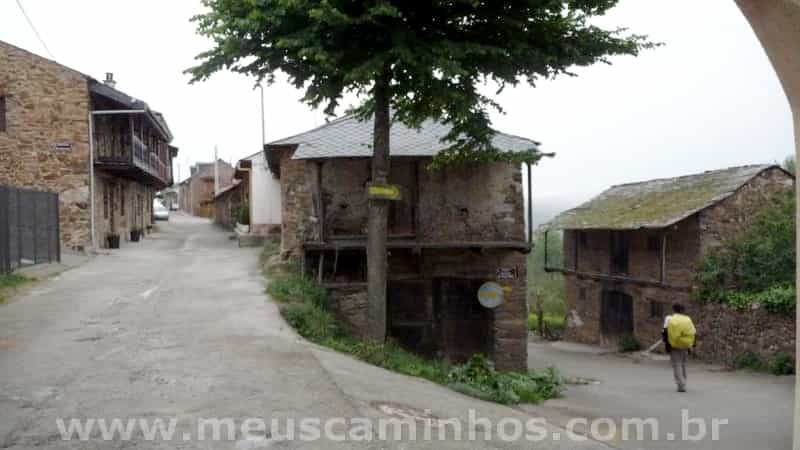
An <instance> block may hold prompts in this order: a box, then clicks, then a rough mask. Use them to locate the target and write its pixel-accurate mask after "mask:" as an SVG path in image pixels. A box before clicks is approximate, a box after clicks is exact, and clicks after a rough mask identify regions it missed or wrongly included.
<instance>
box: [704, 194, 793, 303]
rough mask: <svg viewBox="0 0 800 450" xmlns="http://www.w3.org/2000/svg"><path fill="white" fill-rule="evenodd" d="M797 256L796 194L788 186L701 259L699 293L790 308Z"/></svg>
mask: <svg viewBox="0 0 800 450" xmlns="http://www.w3.org/2000/svg"><path fill="white" fill-rule="evenodd" d="M795 261H796V255H795V199H794V193H793V192H785V193H781V194H778V195H776V196H775V198H774V200H773V204H772V205H771V206H770V207H768V208H765V209H764V210H763V211H761V212H760V213H759V214H757V215H756V216H755V218H754V219H753V223H752V224H751V226H750V227H749V228H748V229H747V230H746V231H744V232H743V233H741V234H739V235H737V236H735V237H733V238H732V239H730V240H728V241H726V242H724V243H723V245H722V246H721V247H720V248H718V249H717V250H715V251H713V252H711V253H710V254H709V255H708V256H707V257H706V258H705V259H704V260H703V261H702V262H701V265H700V268H699V270H698V272H697V275H696V279H697V281H698V285H699V289H698V291H697V297H698V298H699V299H700V300H702V301H717V302H722V303H725V304H728V305H730V306H732V307H734V308H737V309H745V308H747V307H749V306H751V305H754V304H759V305H761V306H762V307H763V308H765V309H766V310H768V311H770V312H774V313H784V314H790V313H792V312H793V311H794V310H795V305H796V293H795V284H794V283H795Z"/></svg>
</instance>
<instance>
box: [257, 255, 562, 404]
mask: <svg viewBox="0 0 800 450" xmlns="http://www.w3.org/2000/svg"><path fill="white" fill-rule="evenodd" d="M278 250H279V248H278V245H277V244H276V243H275V242H273V241H269V242H267V243H266V245H265V248H264V253H263V254H262V263H263V273H264V276H265V277H266V278H267V283H268V284H267V293H268V294H269V295H270V296H271V297H272V298H273V299H274V300H275V301H276V302H277V303H278V308H279V310H280V312H281V315H282V316H283V317H284V319H285V320H286V322H288V323H289V325H291V326H292V327H293V328H294V329H295V330H296V331H297V333H298V334H300V335H301V336H302V337H304V338H305V339H308V340H309V341H311V342H314V343H316V344H319V345H323V346H325V347H329V348H332V349H334V350H337V351H340V352H342V353H347V354H350V355H352V356H354V357H355V358H357V359H359V360H361V361H364V362H367V363H369V364H372V365H375V366H378V367H382V368H384V369H388V370H392V371H394V372H398V373H401V374H404V375H409V376H413V377H419V378H424V379H426V380H429V381H432V382H434V383H438V384H441V385H444V386H448V387H450V388H451V389H453V390H455V391H458V392H461V393H463V394H466V395H469V396H472V397H476V398H479V399H482V400H487V401H493V402H497V403H502V404H518V403H539V402H542V401H544V400H547V399H549V398H553V397H558V396H560V395H561V394H562V392H563V390H564V381H563V379H562V378H561V376H560V374H559V373H558V371H557V370H556V369H553V368H550V369H546V370H542V371H535V372H530V373H513V372H498V371H497V370H495V368H494V365H493V364H492V362H491V361H489V360H488V359H487V358H486V357H485V356H483V355H474V356H473V357H472V359H470V360H469V361H468V362H467V363H465V364H463V365H458V366H450V365H448V364H446V363H445V362H443V361H441V360H436V359H434V360H428V359H424V358H421V357H419V356H417V355H415V354H413V353H410V352H408V351H406V350H404V349H402V348H400V346H399V345H397V344H396V343H394V342H388V343H386V344H383V345H379V344H373V343H369V342H364V341H361V340H359V339H356V338H355V337H353V336H352V335H350V334H349V333H348V331H347V329H346V328H345V327H344V326H343V325H342V324H341V323H340V322H339V321H338V320H337V319H336V318H335V317H334V316H333V314H332V313H331V312H330V311H329V310H328V309H327V298H328V297H327V292H326V291H325V289H324V288H323V287H322V286H320V285H319V284H317V283H316V282H315V281H314V280H312V279H310V278H308V277H304V276H303V275H302V274H301V273H300V268H299V267H297V266H296V265H293V264H288V263H285V262H280V261H277V258H275V257H274V256H275V255H277V253H278Z"/></svg>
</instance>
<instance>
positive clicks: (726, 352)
mask: <svg viewBox="0 0 800 450" xmlns="http://www.w3.org/2000/svg"><path fill="white" fill-rule="evenodd" d="M695 311H696V312H695V314H694V315H693V316H692V319H693V320H694V323H695V327H696V328H697V347H696V349H695V350H696V351H695V354H696V355H697V356H699V357H700V358H702V359H704V360H707V361H712V362H716V363H721V364H732V363H733V362H734V360H735V359H736V357H737V356H740V355H742V354H744V353H748V352H752V353H755V354H757V355H759V356H760V357H761V358H762V359H763V360H765V361H768V360H770V359H771V358H772V357H773V356H774V355H775V354H776V353H788V354H790V355H793V354H794V349H795V335H796V334H795V333H796V330H795V318H794V316H793V315H782V314H773V313H769V312H767V311H765V310H763V309H760V308H753V309H750V310H747V311H736V310H734V309H731V308H729V307H728V306H726V305H722V304H717V303H710V304H706V305H703V306H702V307H701V308H696V309H695Z"/></svg>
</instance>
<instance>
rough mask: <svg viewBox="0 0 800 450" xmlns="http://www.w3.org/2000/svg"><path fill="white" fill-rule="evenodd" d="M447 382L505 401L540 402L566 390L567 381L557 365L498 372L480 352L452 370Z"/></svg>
mask: <svg viewBox="0 0 800 450" xmlns="http://www.w3.org/2000/svg"><path fill="white" fill-rule="evenodd" d="M447 384H448V385H449V386H450V387H451V388H453V389H454V390H456V391H459V392H461V393H463V394H467V395H471V396H474V397H478V398H482V399H487V400H493V401H495V402H497V403H503V404H517V403H540V402H542V401H544V400H547V399H549V398H554V397H558V396H560V395H561V394H562V393H563V391H564V381H563V379H562V378H561V376H560V375H559V373H558V371H557V370H555V369H554V368H549V369H546V370H544V371H540V372H532V373H529V374H522V373H513V372H512V373H506V372H498V371H496V370H495V368H494V365H493V364H492V362H491V361H489V360H488V359H487V358H486V356H484V355H480V354H478V355H473V356H472V358H470V360H469V361H467V362H466V363H465V364H463V365H461V366H457V367H454V368H453V369H452V370H450V372H449V373H448V375H447Z"/></svg>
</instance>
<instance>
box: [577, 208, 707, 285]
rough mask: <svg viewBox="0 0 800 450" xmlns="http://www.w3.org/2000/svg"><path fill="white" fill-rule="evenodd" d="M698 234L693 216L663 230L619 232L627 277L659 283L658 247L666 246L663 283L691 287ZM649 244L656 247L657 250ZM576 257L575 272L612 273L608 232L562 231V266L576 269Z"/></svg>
mask: <svg viewBox="0 0 800 450" xmlns="http://www.w3.org/2000/svg"><path fill="white" fill-rule="evenodd" d="M699 231H700V225H699V221H698V219H697V217H696V216H692V217H689V218H688V219H686V220H683V221H681V222H680V223H678V224H676V225H674V226H672V227H669V228H667V229H664V230H653V231H648V230H634V231H624V232H622V233H624V234H625V235H626V236H627V237H628V239H629V242H630V244H629V245H630V247H629V253H628V276H629V277H631V278H636V279H640V280H649V281H654V282H656V281H661V246H663V245H666V247H664V248H665V249H666V264H665V266H664V268H665V273H664V280H663V282H664V283H666V284H671V285H676V286H687V287H688V286H691V285H692V283H693V281H694V272H695V264H696V263H697V260H698V258H699V255H700V253H699V252H700V234H699ZM581 234H582V235H583V236H581ZM664 238H666V241H665V240H664ZM651 241H654V242H651ZM652 244H657V247H653V246H652ZM576 247H577V249H576ZM576 256H577V270H578V271H580V272H590V273H596V274H608V273H609V272H610V270H611V232H610V231H607V230H587V231H566V232H564V267H565V268H567V269H573V270H575V269H576V265H575V262H576Z"/></svg>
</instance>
